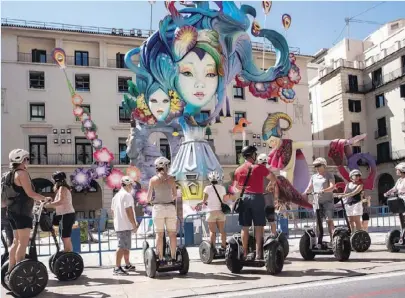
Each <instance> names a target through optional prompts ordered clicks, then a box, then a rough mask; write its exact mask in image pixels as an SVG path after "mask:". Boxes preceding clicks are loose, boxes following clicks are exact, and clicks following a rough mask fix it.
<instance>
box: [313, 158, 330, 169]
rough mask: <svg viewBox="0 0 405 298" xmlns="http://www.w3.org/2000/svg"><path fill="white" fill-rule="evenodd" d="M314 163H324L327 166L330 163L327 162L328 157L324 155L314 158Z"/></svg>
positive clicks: (316, 164)
mask: <svg viewBox="0 0 405 298" xmlns="http://www.w3.org/2000/svg"><path fill="white" fill-rule="evenodd" d="M312 164H313V165H314V166H319V165H323V166H325V167H326V166H327V165H328V163H327V162H326V159H325V158H323V157H318V158H317V159H315V160H314V162H313V163H312Z"/></svg>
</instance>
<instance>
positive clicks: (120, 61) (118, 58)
mask: <svg viewBox="0 0 405 298" xmlns="http://www.w3.org/2000/svg"><path fill="white" fill-rule="evenodd" d="M124 57H125V54H121V53H117V54H115V64H116V65H115V66H116V67H117V68H127V67H126V65H125V62H124Z"/></svg>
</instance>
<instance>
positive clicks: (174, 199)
mask: <svg viewBox="0 0 405 298" xmlns="http://www.w3.org/2000/svg"><path fill="white" fill-rule="evenodd" d="M170 183H171V184H172V197H173V201H174V202H176V200H177V189H176V182H175V181H174V179H173V178H171V179H170Z"/></svg>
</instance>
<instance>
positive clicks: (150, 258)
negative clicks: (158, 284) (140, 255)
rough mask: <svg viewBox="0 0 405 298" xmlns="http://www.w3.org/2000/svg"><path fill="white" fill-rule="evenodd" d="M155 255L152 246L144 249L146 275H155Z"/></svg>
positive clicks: (152, 276)
mask: <svg viewBox="0 0 405 298" xmlns="http://www.w3.org/2000/svg"><path fill="white" fill-rule="evenodd" d="M156 270H157V268H156V255H155V252H154V251H153V249H152V248H150V247H149V248H148V249H147V250H146V251H145V272H146V276H148V277H150V278H154V277H155V276H156Z"/></svg>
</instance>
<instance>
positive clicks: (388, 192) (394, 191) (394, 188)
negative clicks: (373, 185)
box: [384, 179, 399, 196]
mask: <svg viewBox="0 0 405 298" xmlns="http://www.w3.org/2000/svg"><path fill="white" fill-rule="evenodd" d="M398 184H399V179H398V180H397V182H396V183H395V185H394V187H393V188H391V189H390V190H389V191H387V192H386V193H385V194H384V195H386V196H389V195H392V194H394V193H396V192H397V191H398V189H397V185H398Z"/></svg>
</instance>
